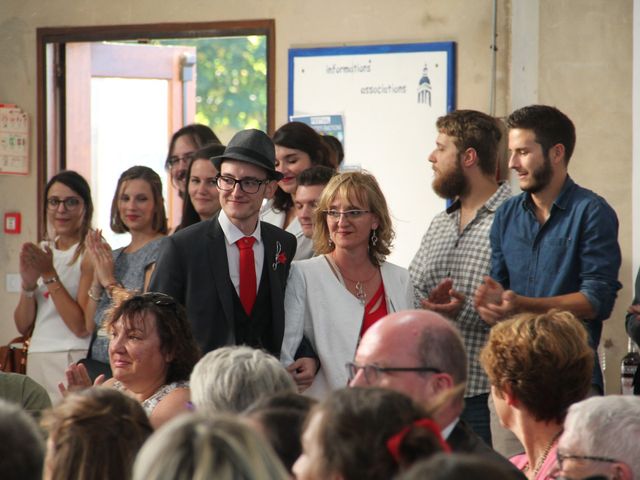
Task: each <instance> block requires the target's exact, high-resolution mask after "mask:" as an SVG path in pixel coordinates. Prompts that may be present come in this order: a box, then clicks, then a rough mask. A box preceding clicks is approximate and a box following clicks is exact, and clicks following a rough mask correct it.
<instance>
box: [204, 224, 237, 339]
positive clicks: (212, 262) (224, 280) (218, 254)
mask: <svg viewBox="0 0 640 480" xmlns="http://www.w3.org/2000/svg"><path fill="white" fill-rule="evenodd" d="M207 235H208V236H209V241H208V242H207V251H208V254H209V261H208V262H207V263H208V264H209V266H210V267H211V275H212V278H213V282H214V284H215V287H216V288H215V290H216V292H217V294H218V298H219V299H220V303H221V304H222V310H223V311H224V317H225V320H226V322H227V327H228V329H229V330H228V332H229V334H230V335H234V331H235V324H234V312H233V293H234V292H233V291H232V289H233V284H232V283H231V279H230V278H229V262H228V260H227V247H226V240H225V237H224V232H223V231H222V228H221V227H220V222H218V217H217V216H216V217H215V218H214V219H212V220H211V221H210V226H209V231H208V233H207ZM203 288H206V287H205V286H204V285H203Z"/></svg>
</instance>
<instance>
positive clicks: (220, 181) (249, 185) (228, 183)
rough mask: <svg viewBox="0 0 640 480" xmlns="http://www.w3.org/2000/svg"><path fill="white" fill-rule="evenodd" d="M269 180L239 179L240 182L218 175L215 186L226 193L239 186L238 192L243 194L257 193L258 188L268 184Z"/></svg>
mask: <svg viewBox="0 0 640 480" xmlns="http://www.w3.org/2000/svg"><path fill="white" fill-rule="evenodd" d="M270 181H271V180H269V179H268V178H265V179H264V180H258V179H257V178H251V177H248V178H241V179H240V180H236V179H235V178H233V177H229V176H227V175H218V176H217V177H216V185H218V188H219V189H220V190H225V191H227V192H229V191H231V190H233V189H234V188H236V185H237V184H239V185H240V190H242V191H243V192H244V193H258V190H260V186H261V185H263V184H267V183H269V182H270Z"/></svg>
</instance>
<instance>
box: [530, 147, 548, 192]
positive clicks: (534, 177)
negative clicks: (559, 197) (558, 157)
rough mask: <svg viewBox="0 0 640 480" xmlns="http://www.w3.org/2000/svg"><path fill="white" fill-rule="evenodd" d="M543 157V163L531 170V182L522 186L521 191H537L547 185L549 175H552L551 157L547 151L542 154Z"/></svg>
mask: <svg viewBox="0 0 640 480" xmlns="http://www.w3.org/2000/svg"><path fill="white" fill-rule="evenodd" d="M543 158H544V162H543V164H542V165H540V166H539V167H537V168H535V169H534V170H532V171H531V184H530V185H527V186H526V187H524V188H522V191H523V192H527V193H538V192H539V191H541V190H544V189H545V188H546V186H547V185H549V182H550V181H551V177H552V175H553V169H552V168H551V158H549V154H548V153H546V154H544V156H543Z"/></svg>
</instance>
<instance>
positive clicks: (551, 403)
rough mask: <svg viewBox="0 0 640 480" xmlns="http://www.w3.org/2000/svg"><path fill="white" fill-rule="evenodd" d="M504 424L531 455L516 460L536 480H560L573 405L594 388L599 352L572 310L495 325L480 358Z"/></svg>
mask: <svg viewBox="0 0 640 480" xmlns="http://www.w3.org/2000/svg"><path fill="white" fill-rule="evenodd" d="M480 361H481V363H482V366H483V367H484V369H485V370H486V372H487V375H488V376H489V381H490V382H491V396H492V397H493V401H494V403H495V406H496V411H497V413H498V418H499V419H500V423H501V424H502V425H504V426H505V427H506V428H508V429H509V430H511V431H512V432H513V433H514V434H515V436H516V437H518V440H520V442H521V443H522V445H523V446H524V449H525V453H524V454H522V455H516V456H515V457H512V458H511V462H512V463H513V464H514V465H515V466H516V467H518V468H519V469H520V470H522V472H523V473H524V474H525V475H526V476H527V478H529V479H531V480H534V479H535V480H547V479H551V478H555V475H554V473H555V472H554V471H555V466H556V452H557V450H558V439H559V437H560V435H561V433H562V430H563V424H564V419H565V416H566V415H567V411H568V409H569V407H570V406H571V405H572V404H573V403H576V402H579V401H580V400H583V399H584V398H585V397H586V396H587V394H588V392H589V389H590V387H591V373H592V370H593V350H592V349H591V348H590V347H589V343H588V341H587V330H586V329H585V327H584V325H583V324H582V323H581V322H580V321H579V320H577V319H576V317H574V315H573V314H572V313H570V312H564V311H561V310H550V311H549V312H547V313H542V314H536V313H522V314H520V315H516V316H515V317H513V318H511V319H509V320H506V321H503V322H500V323H498V324H497V325H494V326H493V328H492V329H491V333H490V335H489V341H488V342H487V344H486V345H485V346H484V348H483V349H482V352H481V354H480Z"/></svg>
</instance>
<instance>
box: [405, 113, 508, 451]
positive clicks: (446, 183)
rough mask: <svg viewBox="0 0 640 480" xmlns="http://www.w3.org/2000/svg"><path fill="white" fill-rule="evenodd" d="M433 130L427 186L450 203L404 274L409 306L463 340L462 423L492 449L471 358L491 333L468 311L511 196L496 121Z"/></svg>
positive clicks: (480, 374) (455, 120) (482, 385)
mask: <svg viewBox="0 0 640 480" xmlns="http://www.w3.org/2000/svg"><path fill="white" fill-rule="evenodd" d="M436 126H437V128H438V137H437V139H436V148H435V150H434V151H433V152H432V153H431V155H430V156H429V162H431V164H432V166H433V171H434V180H433V185H432V186H433V189H434V191H435V192H436V193H437V194H438V195H439V196H440V197H442V198H447V199H452V200H453V203H452V204H451V205H450V206H449V207H448V208H447V209H446V210H445V211H444V212H441V213H440V214H438V215H437V216H436V217H435V218H434V219H433V221H432V222H431V225H430V226H429V229H428V230H427V233H425V235H424V237H423V238H422V243H421V245H420V249H419V250H418V252H417V253H416V255H415V257H414V258H413V261H412V262H411V265H410V267H409V273H410V275H411V279H412V281H413V285H414V287H415V295H416V306H417V307H422V308H427V309H429V310H433V311H435V312H438V313H440V314H442V315H444V316H446V317H448V318H449V319H450V320H452V321H453V322H454V323H455V324H456V325H457V326H458V328H459V329H460V332H461V333H462V337H463V339H464V343H465V347H466V349H467V353H468V357H469V376H468V382H467V388H466V392H465V409H464V411H463V413H462V418H463V419H464V420H466V421H467V423H468V424H469V425H471V427H472V428H473V429H474V431H475V432H476V433H477V434H478V435H480V436H481V437H482V438H483V439H484V440H485V442H487V444H489V445H491V430H490V428H489V420H490V414H489V408H488V406H487V400H488V396H489V391H490V385H489V380H488V378H487V376H486V374H485V373H484V371H483V369H482V367H481V366H480V362H479V359H478V356H479V353H480V349H481V348H482V347H483V346H484V344H485V342H486V340H487V337H488V335H489V329H490V326H489V325H488V324H487V323H485V322H484V321H483V320H482V319H481V318H480V316H479V315H478V313H477V312H476V310H475V309H474V305H473V294H474V292H475V290H476V288H477V287H478V286H479V285H480V284H481V283H482V278H483V275H486V274H487V272H489V268H490V261H491V245H490V243H489V231H490V229H491V224H492V222H493V216H494V213H495V211H496V209H497V208H498V207H499V206H500V205H501V204H502V202H504V201H505V200H506V199H508V198H509V197H510V196H511V189H510V188H509V185H508V184H507V183H502V184H498V182H497V180H496V160H497V156H498V155H497V152H498V144H499V142H500V138H501V136H502V134H501V132H500V128H499V126H498V123H497V120H496V119H494V118H493V117H490V116H489V115H486V114H484V113H481V112H477V111H474V110H457V111H455V112H452V113H449V114H448V115H445V116H443V117H440V118H439V119H438V121H437V123H436Z"/></svg>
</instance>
